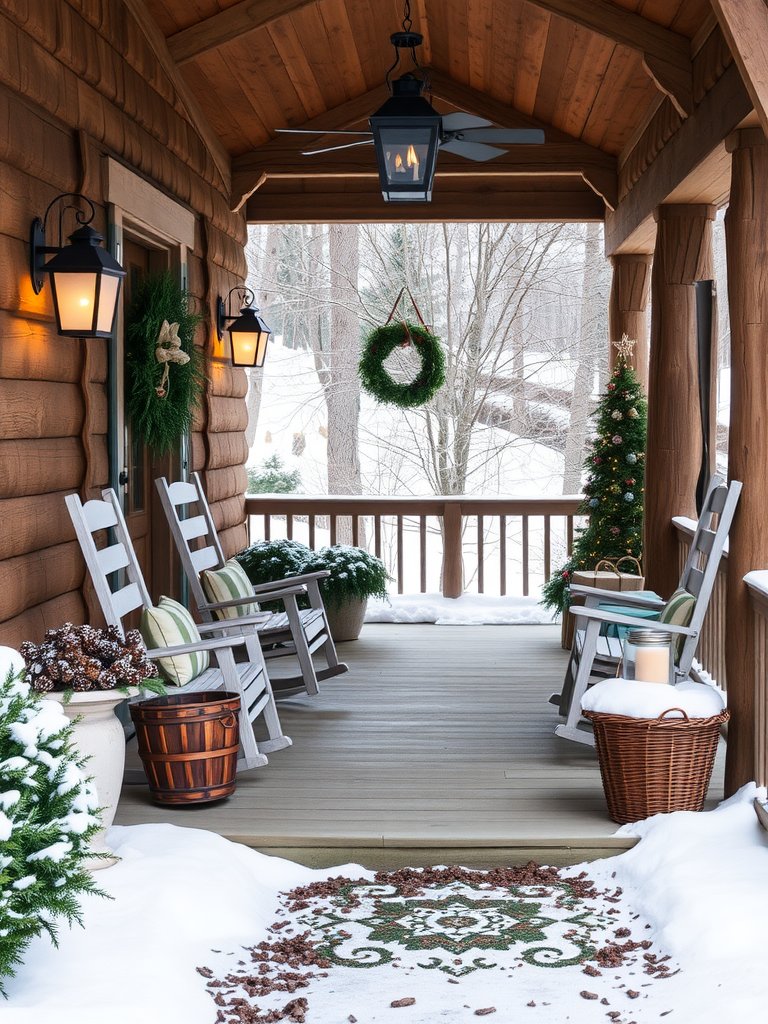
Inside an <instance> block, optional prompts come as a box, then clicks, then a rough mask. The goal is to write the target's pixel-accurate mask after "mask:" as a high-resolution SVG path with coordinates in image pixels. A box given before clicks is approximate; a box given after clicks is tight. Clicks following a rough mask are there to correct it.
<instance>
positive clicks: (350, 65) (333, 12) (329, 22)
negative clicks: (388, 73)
mask: <svg viewBox="0 0 768 1024" xmlns="http://www.w3.org/2000/svg"><path fill="white" fill-rule="evenodd" d="M318 10H319V12H320V17H321V19H322V22H323V25H325V31H326V34H327V36H328V44H329V46H330V49H331V52H332V53H333V54H334V56H335V60H336V65H337V72H338V74H339V75H340V76H341V78H342V79H343V81H344V83H345V85H346V92H347V98H351V97H352V96H355V95H356V94H357V93H361V92H366V91H367V89H368V86H367V83H366V81H365V75H364V74H363V68H362V64H361V55H360V54H358V52H357V45H356V42H357V41H356V39H355V36H354V33H353V31H352V26H351V24H350V21H349V16H348V14H347V8H346V5H345V3H344V0H334V7H333V9H331V8H329V7H328V5H327V4H323V5H321V6H319V7H318ZM363 59H364V58H363ZM383 70H384V69H382V72H383Z"/></svg>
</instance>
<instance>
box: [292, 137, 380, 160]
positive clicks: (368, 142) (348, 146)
mask: <svg viewBox="0 0 768 1024" xmlns="http://www.w3.org/2000/svg"><path fill="white" fill-rule="evenodd" d="M372 145H373V139H363V140H362V141H360V142H345V143H344V144H343V145H342V146H326V147H325V148H324V149H303V150H302V151H301V155H302V156H314V155H315V154H316V153H335V152H336V150H337V149H354V148H355V146H372Z"/></svg>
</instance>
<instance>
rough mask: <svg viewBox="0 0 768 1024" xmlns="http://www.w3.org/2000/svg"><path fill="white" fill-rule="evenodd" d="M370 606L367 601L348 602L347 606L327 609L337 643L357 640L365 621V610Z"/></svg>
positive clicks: (331, 629) (326, 612) (332, 634)
mask: <svg viewBox="0 0 768 1024" xmlns="http://www.w3.org/2000/svg"><path fill="white" fill-rule="evenodd" d="M367 606H368V601H367V599H366V600H365V601H360V600H354V601H347V602H346V604H342V605H338V606H330V607H326V609H325V614H326V616H327V617H328V627H329V629H330V631H331V636H332V637H333V639H334V642H335V643H340V642H341V641H342V640H357V638H358V637H359V636H360V630H361V629H362V628H363V621H364V620H365V609H366V607H367Z"/></svg>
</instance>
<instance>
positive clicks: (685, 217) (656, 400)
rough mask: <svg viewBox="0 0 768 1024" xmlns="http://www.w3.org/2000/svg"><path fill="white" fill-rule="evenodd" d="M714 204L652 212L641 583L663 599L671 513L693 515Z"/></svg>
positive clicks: (670, 576)
mask: <svg viewBox="0 0 768 1024" xmlns="http://www.w3.org/2000/svg"><path fill="white" fill-rule="evenodd" d="M714 217H715V207H714V206H708V205H703V204H701V205H699V204H696V205H693V204H692V205H684V204H670V205H669V206H660V207H659V208H658V210H657V211H656V220H657V221H658V229H657V234H656V249H655V252H654V256H653V270H652V272H651V353H650V365H649V372H648V448H647V453H646V465H645V539H644V542H643V555H644V559H645V576H646V585H647V586H648V588H649V589H650V590H655V591H657V593H659V594H661V596H662V597H669V596H670V595H671V593H672V592H673V590H674V589H675V587H676V586H677V581H678V564H677V539H676V537H675V531H674V530H673V528H672V517H673V516H690V517H691V518H696V481H697V479H698V475H699V470H700V468H701V414H700V411H699V390H698V360H697V354H696V294H695V289H694V287H693V284H694V282H695V281H699V280H704V279H707V278H711V277H712V275H713V269H712V221H713V220H714Z"/></svg>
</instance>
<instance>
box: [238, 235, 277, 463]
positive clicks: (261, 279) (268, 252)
mask: <svg viewBox="0 0 768 1024" xmlns="http://www.w3.org/2000/svg"><path fill="white" fill-rule="evenodd" d="M258 230H259V239H258V242H259V244H258V247H257V248H256V249H255V251H254V249H253V248H252V247H249V253H248V255H249V263H250V265H251V274H250V275H249V285H250V287H251V288H252V290H253V292H254V294H255V296H256V305H257V306H258V307H259V308H260V309H264V308H265V306H268V305H269V303H270V301H271V299H272V296H273V295H274V293H275V291H276V290H277V280H276V276H275V275H276V268H277V255H278V246H279V242H280V229H279V227H278V226H277V225H276V224H270V225H269V226H268V227H267V228H266V232H265V233H264V234H263V235H262V233H263V232H264V229H263V228H259V229H258ZM267 323H269V320H268V319H267ZM245 372H246V374H247V375H248V396H247V398H246V408H247V409H248V426H247V427H246V428H245V440H246V442H247V443H248V450H249V451H250V449H251V448H253V445H254V443H255V441H256V428H257V427H258V424H259V410H260V409H261V395H262V388H263V380H264V370H263V369H262V370H256V369H253V370H246V371H245Z"/></svg>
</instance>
